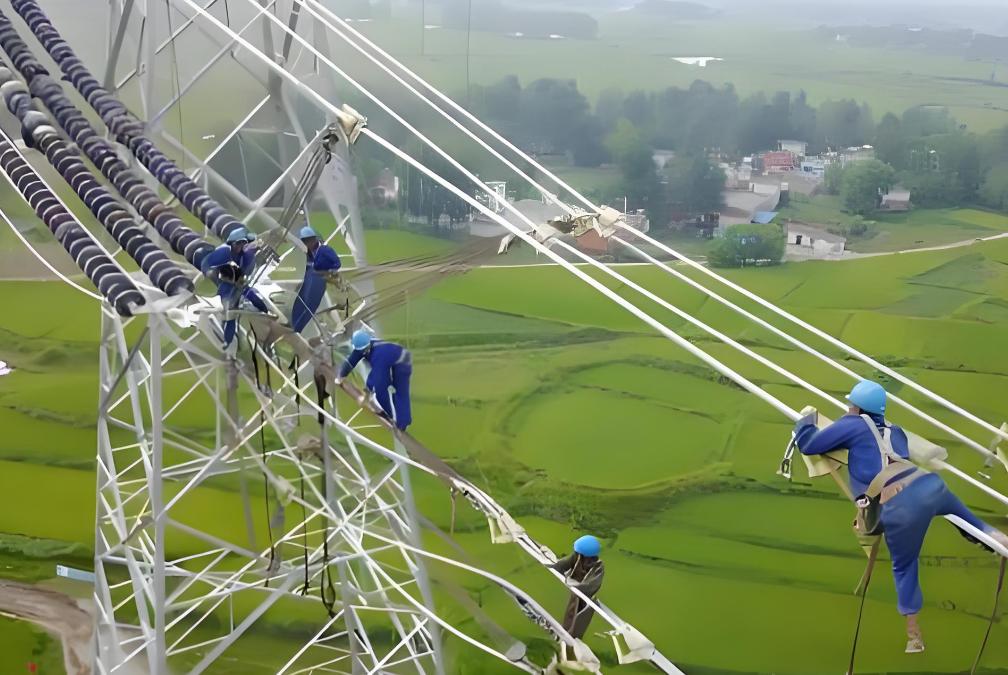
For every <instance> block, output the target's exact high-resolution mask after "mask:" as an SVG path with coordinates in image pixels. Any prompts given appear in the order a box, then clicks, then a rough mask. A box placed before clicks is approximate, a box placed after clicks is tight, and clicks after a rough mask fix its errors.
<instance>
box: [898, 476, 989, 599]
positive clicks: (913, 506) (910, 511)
mask: <svg viewBox="0 0 1008 675" xmlns="http://www.w3.org/2000/svg"><path fill="white" fill-rule="evenodd" d="M945 515H954V516H959V517H960V518H962V519H963V520H965V521H966V522H967V523H969V524H970V525H973V526H974V527H976V528H977V529H979V530H981V531H983V532H987V531H989V530H990V526H988V525H987V524H986V523H985V522H984V521H982V520H980V519H979V518H977V517H976V515H975V514H974V513H973V512H972V511H970V510H969V509H968V508H966V505H965V504H963V503H962V502H961V501H960V500H959V498H958V497H956V496H955V495H954V494H952V491H951V490H949V489H948V487H947V486H946V485H945V481H943V480H942V479H941V477H940V476H939V475H937V474H934V473H929V474H927V475H926V476H922V477H920V478H918V479H917V480H915V481H913V482H912V483H910V484H909V485H908V486H907V487H906V488H904V489H903V491H901V492H899V493H898V494H897V495H896V496H895V497H893V498H892V499H890V500H889V501H888V502H886V503H885V504H883V505H882V527H883V531H884V535H885V541H886V546H888V547H889V556H890V557H891V558H892V569H893V578H894V579H895V580H896V597H897V608H898V609H899V613H900V614H903V615H904V616H905V615H907V614H916V613H917V612H919V611H920V609H921V606H923V604H924V596H923V594H922V593H921V587H920V579H919V576H918V561H919V558H920V552H921V546H923V544H924V535H926V534H927V530H928V526H929V525H930V524H931V520H932V519H933V518H935V517H936V516H945Z"/></svg>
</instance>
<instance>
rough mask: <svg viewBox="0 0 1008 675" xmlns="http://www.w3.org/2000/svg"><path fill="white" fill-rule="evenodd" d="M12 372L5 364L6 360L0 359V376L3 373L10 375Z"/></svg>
mask: <svg viewBox="0 0 1008 675" xmlns="http://www.w3.org/2000/svg"><path fill="white" fill-rule="evenodd" d="M13 372H14V369H13V368H11V367H10V366H8V365H7V362H6V361H0V377H3V376H4V375H10V374H11V373H13Z"/></svg>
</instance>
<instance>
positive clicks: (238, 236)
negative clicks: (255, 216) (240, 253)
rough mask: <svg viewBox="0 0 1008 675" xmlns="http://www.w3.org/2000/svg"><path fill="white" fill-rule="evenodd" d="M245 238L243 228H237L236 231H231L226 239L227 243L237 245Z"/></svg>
mask: <svg viewBox="0 0 1008 675" xmlns="http://www.w3.org/2000/svg"><path fill="white" fill-rule="evenodd" d="M245 238H246V233H245V228H244V227H239V228H238V229H236V230H232V231H231V234H229V235H228V237H227V243H229V244H237V243H238V242H240V241H245V240H246V239H245Z"/></svg>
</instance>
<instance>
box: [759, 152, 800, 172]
mask: <svg viewBox="0 0 1008 675" xmlns="http://www.w3.org/2000/svg"><path fill="white" fill-rule="evenodd" d="M796 160H797V157H795V155H794V153H792V152H790V151H788V150H777V151H774V152H765V153H763V171H764V172H765V173H783V172H784V171H792V170H794V168H795V167H796V166H797V161H796Z"/></svg>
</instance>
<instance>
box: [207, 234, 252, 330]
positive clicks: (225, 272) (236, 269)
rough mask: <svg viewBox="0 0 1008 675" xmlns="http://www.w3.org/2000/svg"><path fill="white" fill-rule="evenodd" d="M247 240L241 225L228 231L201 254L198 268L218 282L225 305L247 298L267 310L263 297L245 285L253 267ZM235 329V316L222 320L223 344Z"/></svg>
mask: <svg viewBox="0 0 1008 675" xmlns="http://www.w3.org/2000/svg"><path fill="white" fill-rule="evenodd" d="M247 244H248V233H247V232H246V231H245V230H243V229H242V230H235V231H234V232H232V233H231V234H229V235H228V238H227V242H226V243H224V244H222V245H221V246H218V247H217V248H216V249H214V250H213V252H212V253H210V255H208V256H206V257H205V258H203V262H202V264H201V266H200V269H201V271H202V272H203V275H204V276H206V277H207V278H208V279H210V280H211V281H213V282H214V283H215V284H217V295H218V296H219V297H220V299H221V304H222V305H223V306H224V309H226V310H228V309H237V308H238V306H239V304H240V302H241V301H242V300H247V301H248V302H250V303H252V305H253V306H254V307H255V308H256V309H258V310H259V311H260V312H264V313H268V312H269V308H268V307H267V306H266V302H265V301H264V300H263V299H262V297H261V296H260V295H259V294H258V293H256V291H255V290H254V289H252V288H251V287H246V286H244V282H245V279H246V278H247V277H248V276H249V275H250V274H251V273H252V271H253V270H254V268H255V258H254V256H253V258H252V260H251V262H250V261H249V259H248V257H247V256H246V255H245V247H246V245H247ZM238 289H241V290H238ZM237 330H238V320H237V319H227V320H225V321H224V346H225V347H227V346H228V345H230V344H231V341H232V340H233V339H234V336H235V333H236V332H237Z"/></svg>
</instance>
